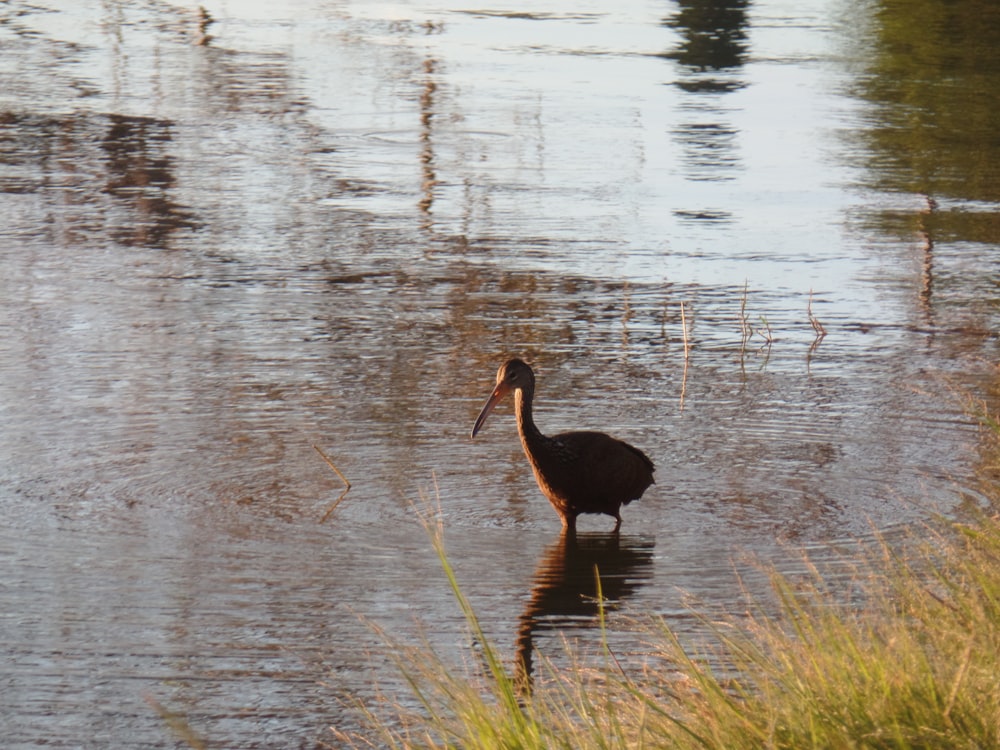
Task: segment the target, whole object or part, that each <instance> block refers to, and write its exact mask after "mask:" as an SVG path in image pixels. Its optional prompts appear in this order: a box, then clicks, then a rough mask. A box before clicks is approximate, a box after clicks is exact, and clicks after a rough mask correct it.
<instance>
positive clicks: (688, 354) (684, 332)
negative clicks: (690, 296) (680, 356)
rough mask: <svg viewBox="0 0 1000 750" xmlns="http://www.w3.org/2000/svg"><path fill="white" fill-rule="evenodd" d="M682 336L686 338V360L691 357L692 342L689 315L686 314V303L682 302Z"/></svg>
mask: <svg viewBox="0 0 1000 750" xmlns="http://www.w3.org/2000/svg"><path fill="white" fill-rule="evenodd" d="M681 335H682V336H683V337H684V359H685V361H686V360H688V359H689V358H690V357H691V342H690V341H689V340H688V324H687V315H685V313H684V303H683V302H681Z"/></svg>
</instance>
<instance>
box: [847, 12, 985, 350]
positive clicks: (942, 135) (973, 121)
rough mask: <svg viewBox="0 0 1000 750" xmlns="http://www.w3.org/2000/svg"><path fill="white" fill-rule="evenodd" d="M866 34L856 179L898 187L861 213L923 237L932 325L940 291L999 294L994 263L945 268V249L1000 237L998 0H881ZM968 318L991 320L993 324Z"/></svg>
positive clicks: (924, 297)
mask: <svg viewBox="0 0 1000 750" xmlns="http://www.w3.org/2000/svg"><path fill="white" fill-rule="evenodd" d="M864 38H865V39H866V40H867V42H866V47H867V48H862V49H861V50H860V51H859V53H858V54H859V56H861V58H862V60H863V61H864V62H865V63H866V67H865V69H864V70H863V71H862V72H861V74H860V75H859V76H858V78H857V84H856V86H855V92H856V93H857V95H858V96H859V98H861V99H863V100H865V101H866V102H867V103H868V105H869V106H868V107H867V109H866V112H865V119H864V121H863V122H864V125H865V127H863V128H862V129H860V130H859V136H858V141H859V142H860V147H859V148H858V150H857V154H858V155H859V157H860V159H861V160H862V162H863V166H864V168H865V169H864V172H863V173H862V174H863V179H864V181H865V182H866V183H867V184H868V186H870V187H871V188H873V189H875V190H877V191H879V192H881V193H885V194H888V195H892V196H905V197H904V198H903V199H902V200H898V199H894V200H891V201H888V202H887V203H888V205H886V204H885V203H883V204H882V207H881V208H876V209H875V210H873V211H870V212H866V222H871V223H872V224H874V225H875V226H876V227H877V229H878V231H879V232H881V233H883V234H885V235H887V236H890V237H898V238H901V239H903V240H906V241H909V240H912V239H916V241H917V242H918V243H919V244H918V247H919V249H920V257H919V263H920V289H919V293H918V299H917V305H918V308H919V310H920V312H921V314H922V316H923V318H924V320H923V324H925V325H930V326H936V325H938V324H940V322H941V321H939V320H938V313H940V312H941V311H940V310H936V309H935V307H936V305H935V296H936V295H938V294H939V293H940V292H941V291H945V292H948V293H947V294H946V295H945V296H946V297H948V298H951V299H954V298H955V294H956V293H957V294H958V295H960V296H961V297H962V298H965V299H970V300H976V301H977V302H978V303H982V302H985V301H986V300H987V299H990V298H992V299H993V300H996V299H997V295H996V285H995V284H994V283H992V278H987V277H989V276H990V274H988V273H984V274H977V273H969V272H968V271H964V272H962V273H960V274H956V273H948V270H947V269H948V263H947V261H946V258H947V255H948V254H949V253H951V252H953V248H954V247H955V243H960V242H961V243H982V244H983V245H984V246H986V247H991V246H993V245H995V243H996V238H997V237H998V236H1000V211H998V210H997V204H998V202H1000V172H998V171H997V170H996V168H995V165H996V164H997V161H998V158H1000V142H998V140H997V138H996V113H997V111H998V110H1000V76H998V75H997V73H996V71H997V66H996V59H997V55H996V50H997V49H998V47H1000V6H998V5H997V4H996V3H995V2H991V1H990V0H969V1H968V2H962V3H942V2H940V1H939V0H913V1H912V2H908V3H905V4H902V5H899V4H893V3H879V4H878V12H877V13H874V14H873V15H872V17H871V21H870V30H869V33H868V34H866V35H865V37H864ZM942 261H944V262H942ZM977 307H982V308H985V306H984V305H977ZM967 311H968V310H966V312H967ZM961 324H962V325H963V326H969V325H970V321H968V320H967V319H964V318H963V319H962V320H961ZM975 325H977V326H981V327H982V328H983V329H984V330H988V329H989V328H991V326H992V323H991V322H986V323H978V322H977V323H975Z"/></svg>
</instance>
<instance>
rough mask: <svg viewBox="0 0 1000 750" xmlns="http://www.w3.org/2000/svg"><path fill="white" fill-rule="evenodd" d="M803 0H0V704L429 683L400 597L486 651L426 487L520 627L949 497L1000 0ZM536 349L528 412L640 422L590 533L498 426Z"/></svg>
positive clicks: (654, 604)
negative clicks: (637, 469) (92, 1)
mask: <svg viewBox="0 0 1000 750" xmlns="http://www.w3.org/2000/svg"><path fill="white" fill-rule="evenodd" d="M800 6H801V4H792V3H785V2H780V1H778V0H772V1H768V2H759V3H754V4H750V3H745V2H739V1H734V2H730V3H725V4H711V3H708V4H701V3H694V2H676V3H674V2H661V3H651V2H649V3H644V2H634V3H619V4H617V5H615V6H614V9H610V8H609V7H608V4H599V3H563V4H559V3H556V4H549V5H548V6H546V8H545V10H544V12H542V11H540V10H539V9H538V8H537V7H536V6H535V4H529V3H521V4H518V3H512V4H507V5H505V6H503V7H495V6H489V7H480V6H475V5H473V6H468V5H461V4H449V3H446V2H444V3H437V4H432V3H426V2H412V3H378V2H364V3H350V2H344V3H320V2H298V3H293V4H277V3H251V2H240V3H221V2H220V3H205V4H204V5H203V6H196V5H185V4H171V3H165V2H148V3H139V4H134V3H104V4H101V5H100V6H99V7H95V8H90V9H87V8H83V7H80V5H79V4H76V3H60V2H56V1H55V0H51V1H49V0H46V1H44V2H36V3H32V4H27V3H21V2H17V1H15V2H9V3H7V4H5V5H4V6H3V7H2V8H0V42H2V44H0V165H2V168H0V217H2V226H0V257H2V263H3V266H2V272H0V352H2V358H0V423H2V425H3V429H2V430H0V502H2V503H3V511H4V512H3V519H4V520H3V524H2V526H0V559H2V560H3V561H4V570H5V574H4V576H3V580H2V582H0V605H2V606H0V611H2V613H0V649H2V650H3V653H4V666H3V667H0V685H2V687H3V695H4V701H3V708H2V709H0V731H2V733H3V736H4V737H5V742H6V744H7V746H10V747H30V746H37V745H43V744H44V745H46V746H50V747H79V746H87V747H107V746H143V747H171V746H174V744H175V741H176V738H175V737H174V736H173V735H172V734H171V730H170V729H169V726H168V724H169V722H168V721H167V720H165V719H164V717H163V716H162V715H161V713H160V712H158V711H157V710H156V709H155V707H154V705H155V704H159V706H161V710H162V711H166V712H169V713H171V714H176V715H179V716H183V717H184V719H185V721H187V723H188V724H189V725H190V726H191V728H192V729H193V730H194V731H195V732H197V733H198V734H199V735H201V736H203V737H205V738H206V739H207V740H208V741H209V742H210V744H211V745H212V746H220V747H222V746H228V747H241V748H247V747H265V746H267V747H273V746H281V747H289V746H303V747H312V746H315V745H316V744H317V743H321V742H324V741H326V742H330V741H331V737H332V735H330V734H329V732H328V730H327V727H328V726H331V725H332V726H336V727H339V728H341V729H351V728H353V727H355V726H357V722H358V716H357V712H356V711H355V710H354V709H353V708H351V707H350V706H349V705H345V703H344V702H343V700H344V698H345V697H347V698H348V699H352V698H361V699H363V700H371V699H374V697H375V695H376V693H377V692H378V691H383V692H386V693H388V694H389V695H390V696H395V695H402V694H403V693H402V687H403V686H402V685H401V684H400V680H399V677H398V675H397V674H396V671H395V669H394V668H393V667H392V666H391V663H390V660H389V659H388V656H387V648H386V646H385V644H384V643H383V642H382V640H381V638H380V637H379V636H378V635H377V634H376V633H375V631H374V630H373V628H372V626H371V621H374V622H375V623H377V624H378V625H379V626H381V627H383V628H384V629H385V630H386V631H388V632H389V633H390V634H391V635H392V636H394V637H398V638H401V639H404V640H409V639H411V638H421V637H423V638H427V639H428V640H429V641H430V642H431V643H432V644H433V645H435V646H437V647H439V648H440V649H441V651H442V653H443V654H445V655H446V656H447V657H448V658H453V659H455V660H457V661H461V660H463V659H465V658H467V657H468V651H467V648H466V647H467V646H469V645H470V643H469V639H468V635H467V633H466V629H465V627H464V624H463V622H462V620H461V616H460V613H459V611H458V608H457V606H456V605H455V604H454V602H453V601H452V598H451V595H450V592H449V590H448V587H447V583H446V581H445V580H444V576H443V575H442V574H441V572H440V565H439V563H438V561H437V559H436V557H435V556H434V554H433V552H432V550H431V547H430V544H429V542H428V539H427V535H426V533H425V531H424V530H423V529H422V528H421V527H420V525H419V523H418V521H417V518H416V515H417V514H416V511H415V510H414V508H413V507H412V506H413V503H417V504H418V505H421V506H422V505H423V503H425V502H431V503H436V504H437V506H438V507H439V512H440V514H441V518H442V520H443V523H444V526H445V529H446V532H445V534H446V543H447V548H448V552H449V555H450V558H451V560H452V562H453V564H454V565H455V568H456V570H457V573H458V577H459V580H460V582H461V583H462V584H463V586H464V587H465V590H466V593H467V594H468V595H469V597H470V599H471V600H472V602H473V604H474V605H475V607H476V608H477V611H478V612H479V614H480V616H481V617H482V621H483V626H484V628H485V629H486V631H487V633H488V635H490V636H491V637H492V638H494V639H495V640H496V642H497V643H498V645H499V646H500V647H501V649H503V650H504V653H505V655H507V656H508V657H509V658H510V660H511V662H512V663H513V662H514V661H515V660H516V658H517V656H518V654H520V655H521V657H522V658H525V657H526V656H527V655H529V654H537V653H538V652H539V651H542V652H544V653H546V654H547V655H549V656H552V657H554V658H557V659H558V658H559V653H560V650H561V648H562V646H561V644H562V641H561V638H562V636H563V635H567V634H569V635H570V636H571V637H572V638H579V639H580V640H581V641H582V642H583V643H584V644H586V643H588V642H596V639H597V637H598V636H597V634H596V633H595V632H594V624H595V620H594V615H595V611H594V608H593V605H592V604H591V603H589V601H588V600H587V599H586V596H589V595H592V594H593V589H592V586H593V583H592V581H591V578H590V570H592V567H593V564H594V562H597V564H598V566H599V567H600V569H601V570H602V571H603V572H604V582H603V589H604V593H605V594H606V595H608V596H610V597H611V598H612V599H613V600H615V602H616V603H617V604H618V605H619V609H618V610H616V612H622V613H624V615H627V614H630V613H636V612H639V613H641V612H659V613H663V614H665V615H666V616H667V617H668V619H669V620H670V621H671V622H672V623H673V624H674V625H675V626H676V627H677V628H678V629H679V630H680V631H682V632H684V633H687V634H690V635H691V637H696V636H697V623H696V622H694V621H693V620H692V619H691V618H690V617H689V615H688V613H687V611H686V610H685V608H684V605H683V602H684V592H690V593H692V594H694V595H695V596H697V597H698V598H700V599H701V600H703V601H705V602H708V603H710V604H711V605H712V606H718V607H721V608H725V607H726V606H727V605H731V604H736V603H737V602H739V600H740V597H741V587H740V584H739V583H738V582H737V581H736V576H735V574H734V573H735V571H736V570H739V571H740V572H741V573H742V574H743V576H744V584H749V585H750V586H751V588H753V587H757V588H758V589H760V588H762V587H763V586H764V583H763V581H762V580H760V579H761V578H762V577H761V576H757V575H756V574H755V573H754V568H753V566H752V565H751V564H750V563H749V562H748V560H749V559H750V558H758V559H763V560H765V561H770V562H773V563H775V564H777V565H778V567H779V568H781V569H784V570H796V569H797V568H798V567H799V565H800V560H801V551H802V550H803V549H805V550H817V549H820V550H822V549H823V547H824V545H826V544H828V543H830V542H837V543H846V542H850V541H851V540H853V539H856V538H859V537H861V538H863V537H866V536H867V535H869V534H870V532H871V529H872V528H877V529H887V528H892V527H896V526H900V525H904V524H907V523H910V522H913V521H917V520H921V519H923V518H925V517H926V516H927V514H928V513H929V512H946V513H947V512H949V511H951V510H952V509H953V508H954V507H955V505H956V504H957V503H958V502H959V492H958V489H959V487H961V486H966V485H971V484H972V482H973V479H974V477H975V472H976V470H977V469H978V461H979V458H978V455H977V453H976V450H977V443H976V438H977V434H976V431H975V429H974V427H973V426H972V425H971V423H970V420H969V418H968V417H966V416H965V415H964V413H963V405H962V403H961V395H962V394H965V393H969V394H971V395H973V396H975V397H982V398H986V399H995V396H996V394H997V392H998V385H997V383H998V379H1000V375H998V371H997V369H996V363H997V361H998V356H997V355H998V341H1000V339H998V334H997V330H998V325H997V324H998V318H1000V288H998V286H997V279H998V278H1000V253H998V244H997V243H998V227H1000V223H998V221H997V217H998V210H997V208H998V198H1000V195H998V193H1000V177H998V174H997V169H996V166H995V165H996V164H998V163H1000V160H998V159H997V158H996V156H997V155H996V154H995V148H996V144H995V138H994V137H993V135H992V133H993V127H994V126H993V119H994V116H995V115H994V113H995V111H996V105H997V98H998V91H1000V85H998V82H997V75H996V70H995V64H994V65H993V66H992V68H991V67H990V65H989V64H988V61H990V60H992V59H993V52H992V50H994V49H995V48H996V42H997V41H1000V40H993V39H991V38H990V36H989V34H990V33H992V32H991V31H990V29H992V28H993V25H991V24H989V23H973V22H972V21H971V20H969V19H968V18H967V17H966V16H964V15H962V14H961V13H960V12H959V11H955V10H953V11H951V13H952V15H951V16H948V15H947V14H945V16H943V17H942V15H941V14H942V13H944V11H942V10H941V9H939V8H938V7H937V5H936V4H934V3H932V2H919V3H917V4H916V5H915V6H914V9H913V15H912V17H911V16H907V17H906V18H897V17H896V14H894V13H893V12H892V11H891V9H886V8H882V7H881V6H880V5H879V4H877V3H867V2H858V3H854V2H848V1H847V0H830V1H829V2H825V3H821V4H813V6H811V7H809V8H802V7H800ZM980 10H981V13H980V15H982V13H986V14H987V15H989V13H990V12H993V11H990V10H989V9H980ZM969 15H970V16H971V15H973V14H971V13H970V14H969ZM907 19H909V20H907ZM911 21H912V23H915V24H919V28H920V33H919V34H916V35H914V33H913V31H912V27H911V26H909V25H908V24H909V23H910V22H911ZM998 27H1000V26H998ZM945 32H948V33H945ZM914 39H916V40H917V41H914ZM949 45H950V46H949ZM904 49H906V50H910V52H909V53H907V54H902V53H901V52H899V50H904ZM945 52H948V53H949V54H944V53H945ZM956 111H961V112H962V113H963V114H964V116H963V117H962V118H960V119H956V117H955V116H954V115H953V113H954V112H956ZM990 149H992V151H991V150H990ZM682 309H683V315H682ZM810 311H811V312H812V314H813V315H814V316H815V317H816V319H817V320H818V321H819V323H820V324H821V325H822V327H823V328H824V330H825V331H826V336H825V337H822V338H819V337H817V335H816V330H815V329H814V327H813V325H812V324H811V322H810V317H809V315H810ZM682 321H683V323H686V325H687V327H688V328H687V336H685V332H684V327H683V325H682ZM746 326H749V331H750V332H751V333H752V335H750V337H749V338H748V339H745V338H744V333H745V329H746ZM685 339H686V344H685ZM769 341H770V343H769ZM686 349H687V356H686V355H685V350H686ZM512 354H516V355H519V356H522V357H524V358H526V359H528V360H529V361H531V362H532V363H533V364H534V365H535V366H536V371H537V375H538V382H539V392H538V404H537V408H536V418H537V420H538V422H539V424H540V426H541V427H542V429H544V430H546V431H550V432H556V431H559V430H564V429H575V428H591V429H601V430H606V431H608V432H611V433H613V434H615V435H617V436H620V437H622V438H624V439H627V440H629V441H630V442H633V443H635V444H636V445H639V446H640V447H642V448H643V450H645V451H646V452H647V453H648V454H649V455H650V456H652V457H653V459H654V461H655V462H656V464H657V467H658V468H657V475H656V476H657V484H656V485H655V486H654V487H653V488H651V489H650V491H649V492H648V493H647V494H646V496H645V497H644V498H643V499H642V500H641V501H640V502H637V503H634V504H632V505H630V506H628V508H626V509H625V511H624V518H625V522H624V526H623V534H622V536H621V538H620V539H618V540H615V539H613V538H612V537H610V536H609V535H608V534H607V532H608V531H609V530H610V527H611V523H610V519H608V518H606V517H602V518H596V517H588V518H585V519H583V520H582V521H581V527H582V530H581V534H580V537H579V539H578V540H577V543H576V544H575V545H568V544H567V541H566V540H563V539H560V537H559V521H558V518H557V516H556V515H555V513H553V511H552V510H551V508H550V507H549V506H548V504H547V503H546V502H545V500H544V498H542V497H541V495H540V494H539V493H538V491H537V489H536V488H535V486H534V483H533V480H532V478H531V475H530V472H529V470H528V468H527V465H526V462H525V461H524V458H523V456H522V455H521V453H520V448H519V445H518V442H517V439H516V435H515V429H514V424H513V418H512V416H511V414H510V407H509V406H507V407H501V408H500V409H498V411H497V413H496V415H495V416H494V417H493V418H492V419H491V420H490V423H489V424H488V426H487V428H486V429H485V430H484V432H482V433H481V434H480V436H479V437H477V439H476V441H475V442H472V441H470V440H469V437H468V433H469V430H470V428H471V425H472V421H473V420H474V418H475V416H476V414H477V412H478V409H479V407H480V406H481V405H482V402H483V401H484V400H485V398H486V396H487V395H488V393H489V389H490V387H491V384H492V379H493V375H494V372H495V370H496V367H497V366H498V365H499V363H500V362H501V361H502V359H503V358H504V357H505V356H507V355H512ZM314 445H316V446H319V447H320V448H321V449H322V450H323V451H325V452H326V453H327V454H328V455H329V456H330V457H331V459H332V460H333V461H334V463H335V464H336V466H337V467H338V468H339V470H340V471H342V472H343V474H344V475H345V476H346V477H347V478H348V479H349V480H350V482H351V489H350V491H349V492H348V493H347V495H345V496H344V497H343V501H342V502H341V503H340V505H339V506H338V507H337V508H336V510H335V511H334V512H333V513H332V514H331V515H330V517H329V518H328V519H327V520H326V521H325V522H324V523H320V520H321V519H322V518H323V517H324V515H325V514H326V513H327V511H328V510H329V509H330V508H331V506H332V504H333V503H334V502H335V501H336V500H337V499H338V497H340V496H341V493H342V490H343V485H342V483H341V482H340V480H339V479H338V477H337V476H336V474H334V472H332V471H331V470H330V469H329V468H328V467H327V466H326V465H325V464H324V462H323V461H322V460H321V459H320V457H319V456H318V454H317V453H316V452H315V451H314V450H313V446H314ZM817 554H820V555H822V554H825V553H823V552H819V553H817ZM624 615H620V614H616V613H612V615H611V619H610V627H611V634H610V637H611V639H612V643H613V646H614V647H615V648H616V650H617V651H618V652H620V653H621V654H622V658H623V659H624V658H627V654H628V653H629V652H630V651H632V650H635V649H637V648H639V644H638V643H637V642H635V640H634V637H633V636H632V635H630V633H629V629H628V627H627V625H626V624H625V619H626V618H625V616H624Z"/></svg>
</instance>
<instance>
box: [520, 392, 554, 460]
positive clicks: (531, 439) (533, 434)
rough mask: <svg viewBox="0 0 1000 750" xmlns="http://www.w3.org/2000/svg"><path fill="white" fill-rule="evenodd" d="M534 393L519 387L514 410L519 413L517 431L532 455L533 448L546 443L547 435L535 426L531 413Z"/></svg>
mask: <svg viewBox="0 0 1000 750" xmlns="http://www.w3.org/2000/svg"><path fill="white" fill-rule="evenodd" d="M533 395H534V394H533V393H532V392H531V391H530V390H529V391H525V390H523V389H521V388H518V389H517V390H516V391H514V412H515V414H516V415H517V431H518V432H519V433H520V435H521V442H522V443H523V444H524V449H525V451H526V452H527V453H528V455H529V456H530V455H531V453H532V449H533V448H536V447H538V446H541V445H543V444H544V443H545V441H546V439H547V438H546V437H545V436H544V435H543V434H542V433H541V430H539V429H538V427H536V426H535V420H534V419H533V418H532V415H531V401H532V396H533Z"/></svg>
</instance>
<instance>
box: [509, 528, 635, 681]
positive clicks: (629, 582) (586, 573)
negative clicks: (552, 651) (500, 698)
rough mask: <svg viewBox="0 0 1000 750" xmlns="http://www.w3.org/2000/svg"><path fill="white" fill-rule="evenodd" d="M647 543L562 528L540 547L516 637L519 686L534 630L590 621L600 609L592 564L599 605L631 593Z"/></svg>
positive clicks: (528, 669)
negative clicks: (547, 543)
mask: <svg viewBox="0 0 1000 750" xmlns="http://www.w3.org/2000/svg"><path fill="white" fill-rule="evenodd" d="M653 546H654V542H653V540H652V539H649V538H644V537H630V536H624V535H619V534H573V533H567V532H563V533H561V534H560V535H559V539H558V541H556V542H555V543H553V544H552V545H550V546H549V548H548V549H546V550H545V552H543V553H542V556H541V559H540V560H539V563H538V568H537V570H536V571H535V576H534V581H533V585H532V590H531V598H530V599H529V600H528V604H527V606H526V607H525V609H524V612H523V613H522V614H521V618H520V627H519V628H518V635H517V643H516V660H517V674H518V678H519V680H520V681H521V684H522V686H523V688H524V689H525V690H530V688H531V682H532V655H533V652H534V637H535V634H536V633H538V632H541V631H545V630H555V629H559V628H565V627H573V626H577V627H581V626H582V627H590V626H591V625H592V624H593V620H594V619H595V618H597V616H598V613H599V609H600V603H599V601H598V595H597V594H598V591H597V580H596V578H595V569H596V571H597V572H599V574H600V577H601V595H602V596H603V599H604V606H605V608H609V607H613V606H615V605H616V604H618V603H620V602H622V601H624V600H625V599H627V598H628V597H630V596H632V594H634V593H635V591H636V590H637V589H638V588H639V586H640V585H641V584H642V583H643V582H644V581H645V580H646V579H648V578H649V577H650V574H651V571H652V565H653Z"/></svg>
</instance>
